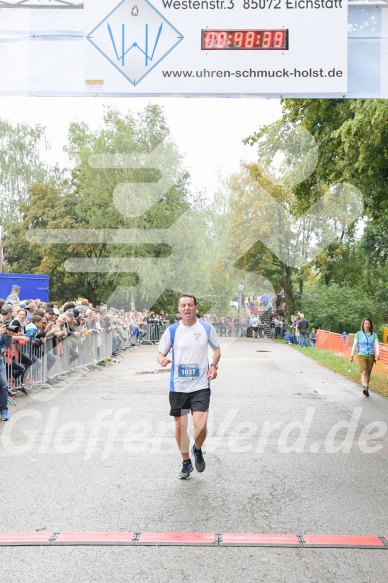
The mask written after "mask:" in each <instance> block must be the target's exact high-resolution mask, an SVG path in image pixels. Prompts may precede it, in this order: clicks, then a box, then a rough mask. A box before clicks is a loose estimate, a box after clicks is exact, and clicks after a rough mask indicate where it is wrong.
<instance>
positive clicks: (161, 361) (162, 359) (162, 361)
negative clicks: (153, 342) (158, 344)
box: [156, 352, 172, 366]
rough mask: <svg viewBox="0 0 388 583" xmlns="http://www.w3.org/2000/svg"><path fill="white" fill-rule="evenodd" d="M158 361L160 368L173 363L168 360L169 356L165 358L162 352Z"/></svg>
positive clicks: (159, 353)
mask: <svg viewBox="0 0 388 583" xmlns="http://www.w3.org/2000/svg"><path fill="white" fill-rule="evenodd" d="M156 359H157V361H158V363H159V364H160V366H167V365H168V364H169V363H170V362H172V360H171V359H170V358H167V356H165V355H164V354H163V353H162V352H158V356H157V357H156Z"/></svg>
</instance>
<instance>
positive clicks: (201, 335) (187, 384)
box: [159, 319, 219, 393]
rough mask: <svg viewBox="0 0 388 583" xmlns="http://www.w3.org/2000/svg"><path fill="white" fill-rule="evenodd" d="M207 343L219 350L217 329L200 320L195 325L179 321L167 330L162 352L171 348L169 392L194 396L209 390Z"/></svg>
mask: <svg viewBox="0 0 388 583" xmlns="http://www.w3.org/2000/svg"><path fill="white" fill-rule="evenodd" d="M172 337H173V338H174V340H173V341H172ZM208 344H210V346H211V348H218V347H219V342H218V338H217V334H216V331H215V329H214V328H213V326H212V325H211V324H209V322H204V321H203V320H201V319H199V320H197V321H196V322H195V324H193V325H192V326H185V325H184V324H182V322H177V323H176V324H173V325H172V326H169V327H168V328H167V329H166V330H165V332H164V334H163V336H162V338H161V339H160V343H159V352H161V353H162V354H164V355H167V354H168V352H169V351H170V349H171V348H172V363H171V377H170V391H172V392H177V393H192V392H194V391H199V390H201V389H208V388H209V387H210V381H209V379H208V378H207V375H208V371H209V359H208Z"/></svg>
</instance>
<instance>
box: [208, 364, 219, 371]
mask: <svg viewBox="0 0 388 583" xmlns="http://www.w3.org/2000/svg"><path fill="white" fill-rule="evenodd" d="M210 366H214V368H215V369H216V370H218V365H217V364H213V363H212V364H211V365H210Z"/></svg>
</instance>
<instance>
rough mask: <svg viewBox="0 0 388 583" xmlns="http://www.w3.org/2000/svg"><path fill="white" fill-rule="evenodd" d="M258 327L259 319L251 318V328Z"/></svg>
mask: <svg viewBox="0 0 388 583" xmlns="http://www.w3.org/2000/svg"><path fill="white" fill-rule="evenodd" d="M258 325H259V318H257V317H256V316H253V318H251V326H252V328H257V327H258Z"/></svg>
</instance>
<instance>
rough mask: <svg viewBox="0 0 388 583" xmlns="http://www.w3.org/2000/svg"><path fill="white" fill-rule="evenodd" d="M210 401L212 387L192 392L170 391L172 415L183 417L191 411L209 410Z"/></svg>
mask: <svg viewBox="0 0 388 583" xmlns="http://www.w3.org/2000/svg"><path fill="white" fill-rule="evenodd" d="M209 403H210V389H201V390H199V391H193V392H192V393H178V392H173V391H170V406H171V410H170V415H172V416H173V417H182V416H183V415H188V413H189V411H191V413H194V411H208V410H209Z"/></svg>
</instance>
